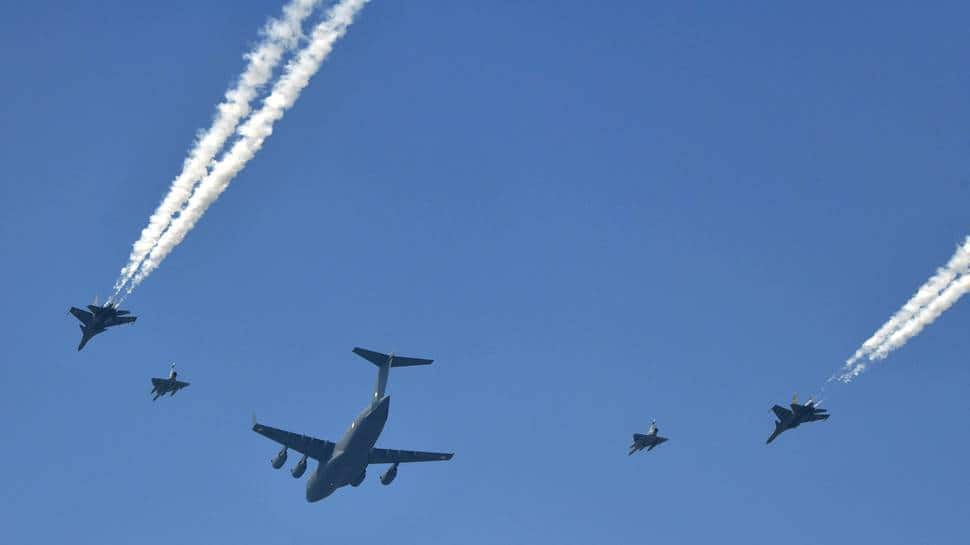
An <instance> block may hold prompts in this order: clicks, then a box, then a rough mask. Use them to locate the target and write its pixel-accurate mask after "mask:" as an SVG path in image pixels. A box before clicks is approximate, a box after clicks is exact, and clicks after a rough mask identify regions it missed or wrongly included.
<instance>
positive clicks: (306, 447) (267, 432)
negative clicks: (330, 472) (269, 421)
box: [253, 423, 334, 461]
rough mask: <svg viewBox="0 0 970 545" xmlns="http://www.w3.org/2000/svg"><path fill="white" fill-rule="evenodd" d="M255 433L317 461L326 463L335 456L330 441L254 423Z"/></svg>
mask: <svg viewBox="0 0 970 545" xmlns="http://www.w3.org/2000/svg"><path fill="white" fill-rule="evenodd" d="M253 431H254V432H256V433H258V434H260V435H262V436H263V437H268V438H270V439H272V440H273V441H276V442H277V443H279V444H281V445H283V446H285V447H288V448H291V449H293V450H295V451H297V452H299V453H300V454H306V455H307V456H309V457H310V458H313V459H315V460H321V461H326V460H329V459H330V455H331V454H333V447H334V444H333V443H331V442H330V441H324V440H323V439H317V438H315V437H310V436H309V435H299V434H296V433H292V432H288V431H285V430H279V429H276V428H271V427H269V426H264V425H262V424H258V423H253Z"/></svg>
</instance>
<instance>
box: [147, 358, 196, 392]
mask: <svg viewBox="0 0 970 545" xmlns="http://www.w3.org/2000/svg"><path fill="white" fill-rule="evenodd" d="M178 376H179V374H178V372H176V371H175V364H174V363H173V364H172V368H171V370H170V371H169V372H168V378H153V379H152V391H151V393H153V394H155V397H153V398H152V401H155V400H156V399H158V398H159V397H161V396H163V395H165V394H169V395H171V396H174V395H175V392H178V391H179V390H181V389H182V388H185V387H186V386H188V385H189V383H188V382H182V381H181V380H176V379H177V378H178Z"/></svg>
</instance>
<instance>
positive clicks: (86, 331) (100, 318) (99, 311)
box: [69, 300, 138, 352]
mask: <svg viewBox="0 0 970 545" xmlns="http://www.w3.org/2000/svg"><path fill="white" fill-rule="evenodd" d="M88 311H90V312H88ZM69 312H70V313H71V314H73V315H74V317H75V318H77V319H78V320H80V321H81V344H79V345H77V349H78V352H80V351H81V349H82V348H84V345H86V344H88V341H90V340H91V337H94V336H95V335H97V334H98V333H103V332H104V330H106V329H108V328H109V327H112V326H116V325H122V324H130V323H131V322H134V321H135V320H137V319H138V318H137V317H136V316H128V315H129V314H131V312H130V311H127V310H119V309H118V307H117V306H116V305H115V304H114V303H111V302H108V303H105V305H104V306H103V307H99V306H98V302H97V300H95V302H94V304H93V305H88V310H81V309H79V308H77V307H71V310H70V311H69Z"/></svg>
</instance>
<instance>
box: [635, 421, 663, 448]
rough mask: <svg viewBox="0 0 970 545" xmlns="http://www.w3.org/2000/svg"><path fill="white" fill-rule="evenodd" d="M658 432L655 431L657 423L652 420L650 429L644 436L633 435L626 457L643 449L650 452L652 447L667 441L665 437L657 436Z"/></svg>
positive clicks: (639, 434) (640, 434)
mask: <svg viewBox="0 0 970 545" xmlns="http://www.w3.org/2000/svg"><path fill="white" fill-rule="evenodd" d="M658 431H659V430H658V429H657V421H656V420H654V421H653V422H651V423H650V429H649V430H647V434H646V435H644V434H642V433H634V434H633V444H632V445H630V452H629V453H628V454H627V456H629V455H631V454H633V453H634V452H638V451H641V450H643V449H647V452H650V451H651V450H653V447H655V446H657V445H659V444H661V443H663V442H665V441H667V438H666V437H661V436H659V435H657V432H658Z"/></svg>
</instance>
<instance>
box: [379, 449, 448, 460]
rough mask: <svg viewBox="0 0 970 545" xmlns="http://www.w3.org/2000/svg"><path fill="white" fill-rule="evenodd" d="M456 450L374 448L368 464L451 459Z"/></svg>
mask: <svg viewBox="0 0 970 545" xmlns="http://www.w3.org/2000/svg"><path fill="white" fill-rule="evenodd" d="M454 455H455V453H454V452H421V451H419V450H393V449H387V448H372V449H370V456H369V457H368V458H367V463H368V464H393V463H396V462H397V463H400V462H437V461H441V460H451V457H452V456H454Z"/></svg>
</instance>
